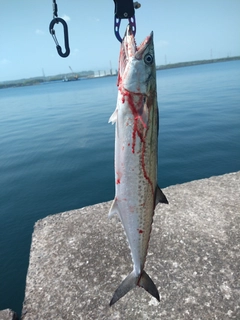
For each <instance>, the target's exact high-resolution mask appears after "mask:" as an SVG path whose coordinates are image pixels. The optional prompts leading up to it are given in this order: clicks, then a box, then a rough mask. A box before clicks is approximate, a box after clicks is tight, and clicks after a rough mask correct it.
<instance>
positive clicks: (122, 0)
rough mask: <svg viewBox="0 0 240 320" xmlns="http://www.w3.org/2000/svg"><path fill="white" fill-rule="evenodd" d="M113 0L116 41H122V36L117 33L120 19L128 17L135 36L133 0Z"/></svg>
mask: <svg viewBox="0 0 240 320" xmlns="http://www.w3.org/2000/svg"><path fill="white" fill-rule="evenodd" d="M113 1H114V3H115V17H114V33H115V36H116V38H117V39H118V41H120V42H122V38H121V36H120V34H119V28H120V24H121V20H122V19H128V21H129V24H130V26H131V27H132V32H133V35H134V36H135V34H136V19H135V16H134V6H135V3H133V0H113ZM136 8H137V7H136Z"/></svg>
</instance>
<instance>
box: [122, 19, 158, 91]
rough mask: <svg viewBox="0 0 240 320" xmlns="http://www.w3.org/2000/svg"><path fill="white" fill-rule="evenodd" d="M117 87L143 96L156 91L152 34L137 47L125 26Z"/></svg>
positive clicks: (129, 27) (130, 32)
mask: <svg viewBox="0 0 240 320" xmlns="http://www.w3.org/2000/svg"><path fill="white" fill-rule="evenodd" d="M118 86H119V88H120V89H121V88H122V89H125V90H127V91H129V92H132V93H139V94H144V95H148V94H149V92H151V91H153V90H155V89H156V88H155V86H156V66H155V58H154V44H153V32H151V34H150V35H149V36H148V37H146V39H145V40H144V41H143V42H142V43H141V45H140V46H138V47H137V45H136V42H135V38H134V35H133V32H132V29H131V26H130V25H128V26H127V30H126V33H125V36H124V38H123V41H122V44H121V49H120V57H119V72H118Z"/></svg>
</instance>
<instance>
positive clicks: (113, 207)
mask: <svg viewBox="0 0 240 320" xmlns="http://www.w3.org/2000/svg"><path fill="white" fill-rule="evenodd" d="M115 214H117V215H118V216H119V209H118V203H117V200H116V198H115V199H114V200H113V202H112V205H111V208H110V210H109V213H108V218H109V219H111V218H112V217H113V216H114V215H115Z"/></svg>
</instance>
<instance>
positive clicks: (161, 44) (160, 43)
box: [155, 40, 169, 48]
mask: <svg viewBox="0 0 240 320" xmlns="http://www.w3.org/2000/svg"><path fill="white" fill-rule="evenodd" d="M168 46H169V42H168V41H166V40H159V41H157V42H155V47H160V48H166V47H168Z"/></svg>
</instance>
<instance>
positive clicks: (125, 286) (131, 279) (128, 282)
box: [110, 270, 160, 306]
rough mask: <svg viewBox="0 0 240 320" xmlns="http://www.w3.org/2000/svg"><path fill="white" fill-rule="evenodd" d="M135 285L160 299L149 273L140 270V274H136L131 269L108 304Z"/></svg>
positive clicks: (111, 303) (115, 300)
mask: <svg viewBox="0 0 240 320" xmlns="http://www.w3.org/2000/svg"><path fill="white" fill-rule="evenodd" d="M136 286H139V287H142V288H144V289H145V290H146V291H147V292H148V293H150V294H151V295H152V296H153V297H154V298H156V299H157V300H158V301H160V297H159V293H158V289H157V287H156V286H155V284H154V283H153V281H152V279H151V278H150V277H149V275H148V274H147V273H146V272H145V271H144V270H143V271H142V273H141V275H140V276H137V275H136V273H135V272H134V271H132V272H131V273H130V274H129V275H128V276H127V277H126V278H125V279H124V280H123V282H122V283H121V284H120V286H119V287H118V288H117V290H116V291H115V292H114V295H113V297H112V300H111V301H110V306H112V305H113V304H114V303H115V302H117V301H118V300H119V299H120V298H122V297H123V296H124V295H125V294H126V293H128V292H129V291H130V290H132V289H133V288H135V287H136Z"/></svg>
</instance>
